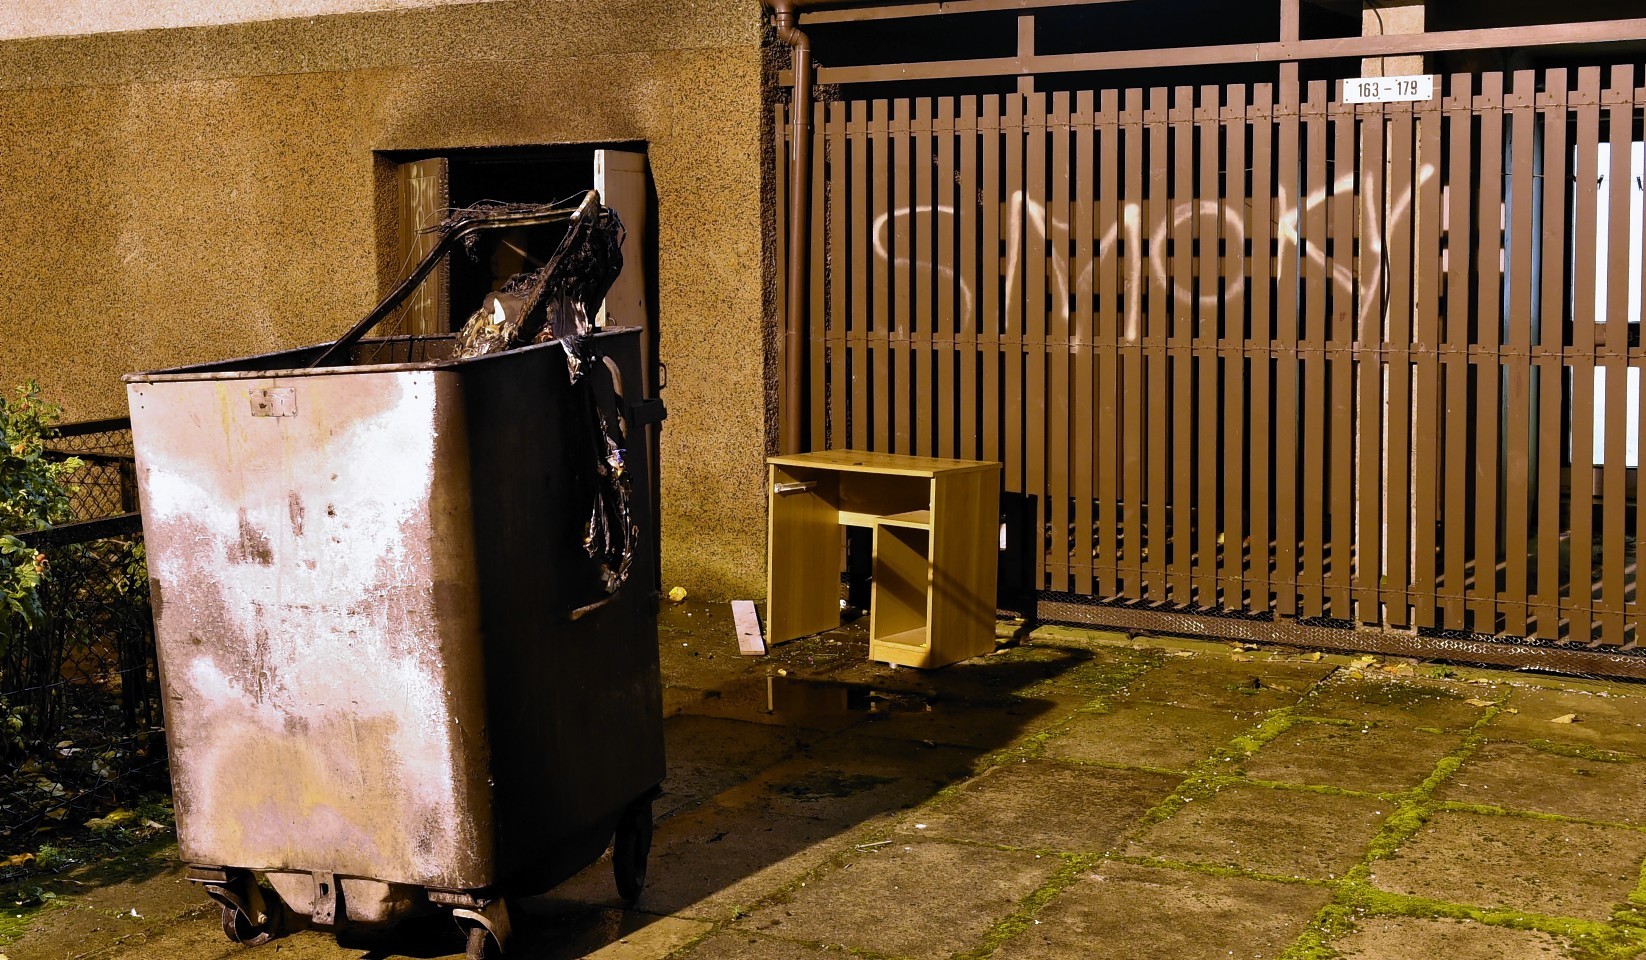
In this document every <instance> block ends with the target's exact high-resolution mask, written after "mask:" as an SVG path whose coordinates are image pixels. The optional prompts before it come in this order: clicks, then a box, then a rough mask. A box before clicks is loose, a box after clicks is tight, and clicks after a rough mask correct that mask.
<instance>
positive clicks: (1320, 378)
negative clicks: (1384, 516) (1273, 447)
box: [1299, 80, 1332, 617]
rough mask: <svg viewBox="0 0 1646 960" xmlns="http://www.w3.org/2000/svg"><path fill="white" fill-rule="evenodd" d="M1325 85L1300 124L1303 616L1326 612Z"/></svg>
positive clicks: (1315, 89)
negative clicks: (1302, 161) (1304, 165)
mask: <svg viewBox="0 0 1646 960" xmlns="http://www.w3.org/2000/svg"><path fill="white" fill-rule="evenodd" d="M1326 109H1327V104H1326V84H1325V82H1324V81H1319V80H1315V81H1311V82H1310V83H1309V99H1308V101H1307V102H1306V103H1305V104H1304V105H1303V114H1304V116H1303V127H1304V139H1305V149H1306V153H1307V156H1306V163H1307V165H1308V166H1307V168H1306V172H1305V174H1304V187H1303V189H1304V191H1305V192H1304V194H1303V196H1302V197H1300V198H1299V202H1301V203H1303V204H1304V205H1305V207H1304V212H1303V238H1302V241H1301V243H1300V244H1299V247H1300V254H1301V255H1302V256H1303V300H1304V306H1303V313H1304V340H1303V344H1302V345H1301V346H1300V348H1299V353H1300V354H1301V359H1302V361H1303V362H1302V364H1301V365H1302V368H1303V435H1302V436H1301V437H1300V438H1299V446H1300V447H1302V450H1303V481H1302V494H1303V497H1302V499H1303V591H1302V592H1303V615H1304V616H1307V617H1318V616H1322V615H1324V613H1325V588H1326V572H1325V559H1324V550H1325V546H1326V524H1325V512H1326V499H1325V495H1326V492H1327V490H1328V470H1327V464H1326V458H1325V452H1326V441H1327V437H1326V367H1327V363H1328V361H1327V359H1326V348H1327V323H1326V322H1327V316H1326V288H1327V284H1328V281H1329V280H1330V277H1328V276H1327V274H1326V270H1327V268H1328V266H1329V264H1330V261H1329V260H1328V259H1327V236H1326V227H1327V217H1326V214H1327V208H1328V205H1329V204H1330V202H1331V188H1332V181H1331V175H1330V167H1328V166H1327V163H1326V145H1327V142H1328V141H1327V137H1326V134H1327V117H1326Z"/></svg>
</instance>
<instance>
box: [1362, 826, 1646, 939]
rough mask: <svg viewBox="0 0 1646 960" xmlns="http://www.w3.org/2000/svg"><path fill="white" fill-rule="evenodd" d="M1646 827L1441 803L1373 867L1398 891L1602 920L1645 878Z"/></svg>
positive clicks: (1385, 885)
mask: <svg viewBox="0 0 1646 960" xmlns="http://www.w3.org/2000/svg"><path fill="white" fill-rule="evenodd" d="M1643 858H1646V834H1642V833H1637V832H1635V831H1633V830H1625V829H1622V828H1619V827H1603V826H1593V825H1590V824H1582V823H1570V822H1562V821H1551V820H1534V819H1529V818H1526V817H1513V816H1490V815H1486V814H1476V813H1467V812H1458V811H1449V810H1442V811H1438V812H1437V813H1435V815H1434V816H1433V817H1432V818H1430V820H1429V822H1428V823H1426V824H1424V825H1423V827H1422V828H1421V829H1419V830H1418V832H1417V834H1416V835H1415V836H1413V837H1412V838H1411V839H1410V840H1408V841H1407V842H1406V843H1405V844H1404V845H1402V846H1401V848H1400V850H1399V851H1398V852H1397V853H1396V855H1395V856H1393V857H1391V858H1389V859H1387V860H1382V861H1379V862H1377V863H1375V864H1373V866H1372V882H1373V883H1374V884H1375V885H1376V886H1378V887H1380V888H1382V889H1384V890H1388V891H1390V892H1392V893H1402V894H1407V895H1410V896H1418V897H1426V898H1428V899H1431V900H1448V901H1451V902H1453V903H1463V904H1470V905H1474V906H1481V907H1507V908H1510V909H1514V910H1521V911H1526V912H1531V913H1541V914H1547V915H1550V916H1557V917H1580V918H1586V919H1591V920H1604V919H1606V918H1608V917H1609V916H1610V915H1611V912H1612V908H1613V906H1614V905H1616V904H1618V903H1621V902H1623V901H1625V900H1627V899H1628V897H1629V895H1630V893H1631V892H1632V891H1633V890H1634V888H1635V885H1636V884H1637V883H1638V882H1639V880H1640V865H1641V861H1642V859H1643Z"/></svg>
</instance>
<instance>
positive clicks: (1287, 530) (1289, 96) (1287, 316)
mask: <svg viewBox="0 0 1646 960" xmlns="http://www.w3.org/2000/svg"><path fill="white" fill-rule="evenodd" d="M1275 116H1276V118H1277V120H1278V123H1279V126H1280V148H1279V156H1280V165H1279V166H1280V169H1279V173H1278V174H1277V176H1278V177H1279V181H1280V182H1279V195H1280V209H1279V211H1278V214H1279V216H1278V217H1277V222H1278V224H1279V229H1280V260H1279V262H1278V263H1276V264H1275V291H1276V293H1275V305H1276V310H1275V326H1276V334H1277V335H1278V338H1279V344H1278V358H1279V359H1278V363H1277V364H1276V368H1275V369H1276V372H1275V383H1274V389H1275V426H1274V441H1273V442H1274V449H1275V474H1274V488H1275V494H1274V502H1275V517H1274V520H1275V612H1276V613H1278V614H1280V615H1282V616H1295V615H1296V614H1297V611H1298V595H1299V589H1298V588H1299V583H1298V581H1299V576H1298V573H1299V567H1298V550H1297V534H1298V530H1297V516H1298V489H1297V468H1298V455H1297V454H1298V447H1297V442H1298V433H1297V413H1298V410H1297V393H1298V379H1299V376H1300V375H1301V372H1302V363H1301V358H1300V356H1299V353H1298V327H1299V323H1298V320H1299V316H1300V314H1299V310H1298V307H1299V300H1298V297H1299V293H1300V291H1301V284H1302V279H1303V277H1302V262H1301V257H1302V250H1303V244H1302V225H1303V195H1302V191H1303V189H1304V186H1305V185H1306V184H1307V181H1306V180H1304V179H1302V169H1301V166H1300V164H1301V161H1302V157H1301V155H1300V153H1299V139H1300V133H1301V130H1300V129H1299V128H1300V127H1301V126H1302V103H1301V99H1300V91H1299V89H1298V84H1297V82H1296V81H1295V80H1290V81H1286V82H1282V83H1281V85H1280V102H1279V104H1278V105H1277V106H1276V108H1275Z"/></svg>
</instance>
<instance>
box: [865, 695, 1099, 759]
mask: <svg viewBox="0 0 1646 960" xmlns="http://www.w3.org/2000/svg"><path fill="white" fill-rule="evenodd" d="M1080 705H1081V704H1080V703H1079V702H1076V701H1073V700H1066V701H1064V702H1057V701H1054V700H1045V699H1039V698H1028V697H1018V698H1013V699H1011V700H1009V701H1006V702H999V703H971V702H967V701H961V700H953V699H948V700H945V699H939V700H936V701H933V702H932V703H930V704H929V705H926V706H922V707H920V708H917V709H905V710H890V711H887V712H885V713H880V714H876V715H872V716H869V717H866V718H865V720H864V722H863V724H862V725H861V726H860V727H858V728H856V729H857V730H858V731H860V732H862V733H864V734H867V735H869V736H875V737H889V738H893V739H897V740H911V741H914V742H916V743H922V742H924V743H933V744H945V745H948V746H959V747H968V748H970V749H973V750H982V751H986V752H993V751H996V750H1002V749H1005V748H1006V747H1009V746H1012V745H1013V744H1016V743H1019V742H1021V741H1023V740H1024V739H1026V738H1028V737H1031V736H1033V735H1034V734H1036V733H1038V732H1039V731H1041V730H1043V729H1045V728H1046V727H1049V726H1051V725H1053V724H1055V723H1057V722H1058V721H1059V720H1061V719H1063V718H1064V717H1067V716H1068V715H1069V714H1071V713H1073V712H1074V711H1075V710H1076V709H1078V708H1079V707H1080Z"/></svg>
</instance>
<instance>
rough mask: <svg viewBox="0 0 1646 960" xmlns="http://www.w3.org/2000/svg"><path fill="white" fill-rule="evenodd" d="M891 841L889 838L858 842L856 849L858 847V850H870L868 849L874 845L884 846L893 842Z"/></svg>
mask: <svg viewBox="0 0 1646 960" xmlns="http://www.w3.org/2000/svg"><path fill="white" fill-rule="evenodd" d="M893 842H894V841H891V840H876V841H875V842H873V843H860V844H858V845H857V849H859V850H870V849H873V848H875V847H884V846H885V845H886V844H888V843H893Z"/></svg>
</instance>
